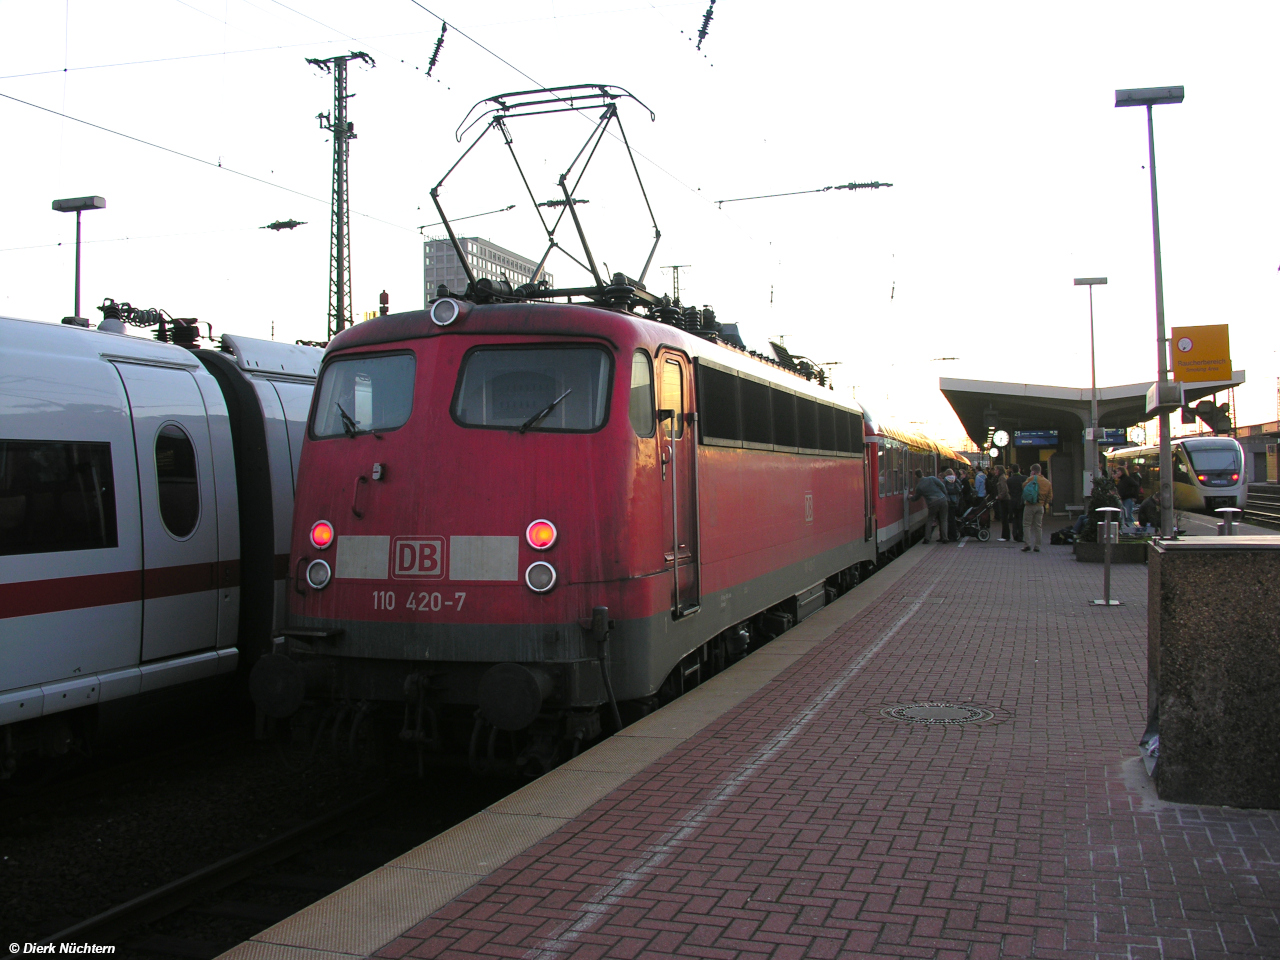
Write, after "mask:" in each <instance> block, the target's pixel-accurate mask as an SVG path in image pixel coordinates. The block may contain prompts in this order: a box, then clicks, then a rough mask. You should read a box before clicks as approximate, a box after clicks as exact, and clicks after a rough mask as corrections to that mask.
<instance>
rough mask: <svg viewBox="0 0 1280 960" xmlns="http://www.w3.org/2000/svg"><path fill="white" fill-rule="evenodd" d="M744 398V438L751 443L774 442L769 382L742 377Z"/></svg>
mask: <svg viewBox="0 0 1280 960" xmlns="http://www.w3.org/2000/svg"><path fill="white" fill-rule="evenodd" d="M738 391H739V395H740V396H741V398H742V439H743V440H749V441H750V442H751V443H773V412H772V411H771V410H770V408H769V397H770V394H772V393H773V392H774V391H772V390H770V389H769V387H768V385H767V384H764V383H759V382H757V381H755V380H748V379H747V378H745V377H742V378H740V379H739V381H738Z"/></svg>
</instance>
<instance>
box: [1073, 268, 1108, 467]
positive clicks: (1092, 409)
mask: <svg viewBox="0 0 1280 960" xmlns="http://www.w3.org/2000/svg"><path fill="white" fill-rule="evenodd" d="M1075 282H1076V286H1077V287H1088V288H1089V378H1090V384H1091V386H1090V391H1091V392H1090V395H1089V423H1090V430H1089V441H1088V443H1086V444H1085V450H1087V451H1088V453H1087V456H1088V457H1089V476H1090V477H1091V478H1092V479H1091V480H1090V481H1089V485H1090V486H1092V485H1093V484H1094V483H1096V482H1097V480H1098V354H1097V352H1096V351H1095V350H1094V347H1093V288H1094V287H1096V286H1097V285H1098V284H1100V283H1103V284H1105V283H1106V282H1107V278H1106V277H1076V281H1075Z"/></svg>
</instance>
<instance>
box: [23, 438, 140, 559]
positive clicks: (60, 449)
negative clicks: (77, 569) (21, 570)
mask: <svg viewBox="0 0 1280 960" xmlns="http://www.w3.org/2000/svg"><path fill="white" fill-rule="evenodd" d="M116 545H117V540H116V490H115V479H114V476H113V474H112V471H111V444H109V443H61V442H58V441H51V440H0V556H13V555H14V554H22V553H54V552H57V551H62V550H99V549H102V548H104V547H114V546H116Z"/></svg>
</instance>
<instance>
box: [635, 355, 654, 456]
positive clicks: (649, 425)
mask: <svg viewBox="0 0 1280 960" xmlns="http://www.w3.org/2000/svg"><path fill="white" fill-rule="evenodd" d="M630 412H631V429H632V430H634V431H635V432H636V436H637V437H652V436H653V361H652V360H650V359H649V354H647V353H645V352H644V351H643V350H637V351H636V352H635V353H634V354H633V355H632V357H631V403H630Z"/></svg>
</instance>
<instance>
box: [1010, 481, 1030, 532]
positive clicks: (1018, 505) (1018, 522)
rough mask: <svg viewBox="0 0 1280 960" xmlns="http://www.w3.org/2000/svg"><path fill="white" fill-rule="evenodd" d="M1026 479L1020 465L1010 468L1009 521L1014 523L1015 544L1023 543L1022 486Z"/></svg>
mask: <svg viewBox="0 0 1280 960" xmlns="http://www.w3.org/2000/svg"><path fill="white" fill-rule="evenodd" d="M1026 479H1027V478H1026V477H1024V476H1023V475H1022V473H1021V472H1020V471H1019V469H1018V465H1017V464H1016V463H1015V464H1012V465H1011V466H1010V467H1009V481H1008V483H1009V500H1008V504H1009V519H1010V520H1011V521H1013V542H1014V543H1021V542H1022V513H1023V510H1022V484H1023V483H1024V482H1025V481H1026Z"/></svg>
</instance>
